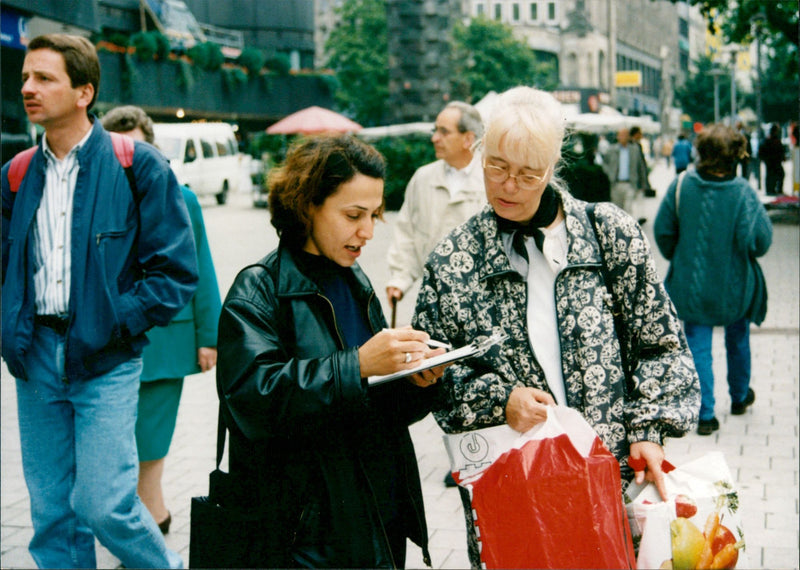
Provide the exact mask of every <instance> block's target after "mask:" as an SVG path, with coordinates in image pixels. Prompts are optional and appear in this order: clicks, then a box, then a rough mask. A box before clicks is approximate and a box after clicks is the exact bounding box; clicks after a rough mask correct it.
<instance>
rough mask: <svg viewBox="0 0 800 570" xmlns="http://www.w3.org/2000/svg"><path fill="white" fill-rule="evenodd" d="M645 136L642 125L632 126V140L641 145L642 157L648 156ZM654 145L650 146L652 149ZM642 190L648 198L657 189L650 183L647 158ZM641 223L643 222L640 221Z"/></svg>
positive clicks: (653, 194)
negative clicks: (644, 140) (645, 147)
mask: <svg viewBox="0 0 800 570" xmlns="http://www.w3.org/2000/svg"><path fill="white" fill-rule="evenodd" d="M643 138H644V134H643V133H642V129H641V127H639V126H638V125H634V126H632V127H631V140H632V141H633V142H634V143H636V146H638V147H639V153H640V154H641V155H642V158H645V157H646V156H647V153H646V152H645V150H644V147H643V146H642V139H643ZM652 148H653V147H652V146H650V150H651V151H652ZM652 156H653V155H652V152H651V153H650V157H651V158H652ZM642 190H643V192H644V196H646V197H648V198H652V197H653V196H655V195H656V193H655V190H653V187H652V186H651V185H650V167H649V166H648V164H647V159H646V158H645V160H644V186H642ZM640 223H641V222H640Z"/></svg>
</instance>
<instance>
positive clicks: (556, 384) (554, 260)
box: [502, 221, 567, 406]
mask: <svg viewBox="0 0 800 570" xmlns="http://www.w3.org/2000/svg"><path fill="white" fill-rule="evenodd" d="M541 231H542V233H543V234H544V242H543V243H542V251H539V248H537V247H536V244H535V242H534V239H533V238H532V237H528V238H526V239H525V248H526V250H527V252H528V259H529V260H530V262H529V263H528V262H526V261H525V259H524V258H523V257H522V256H520V255H519V254H517V253H516V252H515V251H514V250H513V247H512V245H511V236H510V235H509V234H506V233H504V234H503V235H502V239H503V245H504V247H505V250H506V252H508V256H509V260H510V261H511V265H512V266H513V267H514V269H516V270H517V271H518V272H519V273H521V274H522V275H523V276H524V277H525V281H526V284H527V290H528V304H527V315H526V316H527V321H528V322H527V324H528V340H529V342H530V344H531V348H532V349H533V353H534V355H535V356H536V360H537V362H539V365H540V366H541V367H542V370H543V371H544V375H545V381H546V382H547V386H548V387H549V388H550V391H551V392H552V394H553V397H554V398H555V400H556V403H557V404H559V405H562V406H565V405H567V396H566V388H565V385H564V373H563V369H562V366H561V340H560V337H559V334H558V323H557V316H556V300H555V279H556V274H557V273H558V272H559V271H560V270H561V269H562V268H563V267H565V266H566V262H567V230H566V224H564V222H563V221H562V222H560V223H559V224H558V225H557V226H556V227H554V228H551V229H547V228H541Z"/></svg>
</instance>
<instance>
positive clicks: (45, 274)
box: [33, 129, 92, 315]
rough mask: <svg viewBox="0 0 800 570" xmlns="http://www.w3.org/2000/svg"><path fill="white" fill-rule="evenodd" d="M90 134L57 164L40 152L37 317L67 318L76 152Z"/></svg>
mask: <svg viewBox="0 0 800 570" xmlns="http://www.w3.org/2000/svg"><path fill="white" fill-rule="evenodd" d="M91 133H92V130H91V129H89V132H87V133H86V136H85V137H83V139H82V140H81V141H80V142H79V143H78V144H76V145H75V146H74V147H73V148H72V150H70V151H69V152H68V153H67V156H65V157H64V159H63V160H58V159H57V158H56V156H55V155H54V154H53V152H52V151H51V150H50V147H49V146H48V145H47V134H45V136H44V140H43V141H42V150H43V151H44V156H45V159H46V161H47V166H46V167H45V176H44V190H43V193H42V201H41V202H40V203H39V209H38V210H37V211H36V223H35V224H34V228H33V249H34V256H35V257H34V260H33V263H34V264H33V285H34V292H35V295H36V314H37V315H66V314H67V313H68V311H69V287H70V271H71V269H72V256H71V248H70V246H71V244H72V232H71V229H72V203H73V199H74V197H75V184H76V182H77V180H78V171H79V170H80V166H79V164H78V151H79V150H80V148H81V147H82V146H83V145H84V144H85V143H86V141H87V140H88V139H89V136H90V135H91Z"/></svg>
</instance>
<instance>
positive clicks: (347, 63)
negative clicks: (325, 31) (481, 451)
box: [325, 0, 389, 126]
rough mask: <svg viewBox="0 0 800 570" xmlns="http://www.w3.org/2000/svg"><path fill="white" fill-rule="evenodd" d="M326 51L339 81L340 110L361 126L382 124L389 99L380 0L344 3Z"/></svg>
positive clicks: (357, 0) (382, 3)
mask: <svg viewBox="0 0 800 570" xmlns="http://www.w3.org/2000/svg"><path fill="white" fill-rule="evenodd" d="M339 15H340V17H341V20H340V23H339V25H338V26H337V27H336V29H334V30H333V31H332V32H331V35H330V37H329V38H328V42H327V43H326V44H325V49H326V50H327V52H328V54H329V58H328V67H330V68H331V69H332V70H333V71H334V73H336V77H337V79H338V83H339V85H338V89H337V90H336V92H335V93H334V98H335V99H336V102H337V103H338V105H339V106H340V109H341V110H342V111H343V112H344V113H346V114H348V115H351V116H353V117H354V118H355V120H356V121H358V122H359V123H361V124H362V125H364V126H374V125H378V124H381V121H382V119H383V117H384V111H385V109H386V102H387V100H388V98H389V56H388V44H387V38H386V6H385V3H384V2H383V1H382V0H345V2H344V3H343V4H342V6H341V7H340V8H339Z"/></svg>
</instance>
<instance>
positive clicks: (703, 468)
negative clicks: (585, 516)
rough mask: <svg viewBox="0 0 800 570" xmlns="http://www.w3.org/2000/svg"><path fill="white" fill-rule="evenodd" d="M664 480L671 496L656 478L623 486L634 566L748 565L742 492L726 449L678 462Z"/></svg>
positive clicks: (693, 566) (700, 566)
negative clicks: (634, 552)
mask: <svg viewBox="0 0 800 570" xmlns="http://www.w3.org/2000/svg"><path fill="white" fill-rule="evenodd" d="M664 482H665V485H666V489H667V497H668V500H667V502H663V501H662V500H661V497H660V495H659V494H658V491H657V490H656V488H655V485H653V484H652V483H647V484H643V485H636V484H635V483H631V485H629V486H628V489H627V490H626V492H625V496H626V501H627V505H626V509H627V511H628V518H629V520H630V526H631V530H632V531H633V535H634V541H635V542H637V543H638V552H639V554H638V559H637V563H636V567H637V568H675V569H694V568H747V567H748V565H747V555H746V553H745V543H744V530H743V529H742V522H741V516H740V513H739V495H738V493H737V492H736V490H735V488H734V485H733V479H732V477H731V473H730V470H729V469H728V466H727V464H726V463H725V458H724V456H723V455H722V453H721V452H718V451H715V452H711V453H707V454H706V455H703V456H702V457H700V458H698V459H695V460H694V461H691V462H689V463H686V464H685V465H682V466H680V467H677V468H676V469H674V470H673V471H670V472H669V473H666V474H665V475H664Z"/></svg>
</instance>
